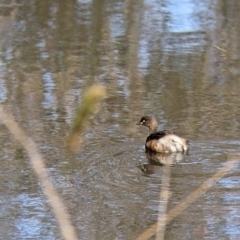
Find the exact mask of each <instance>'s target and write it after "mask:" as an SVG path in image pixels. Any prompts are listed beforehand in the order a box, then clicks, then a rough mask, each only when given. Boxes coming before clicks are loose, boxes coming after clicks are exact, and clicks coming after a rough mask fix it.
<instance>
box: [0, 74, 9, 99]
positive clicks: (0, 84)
mask: <svg viewBox="0 0 240 240" xmlns="http://www.w3.org/2000/svg"><path fill="white" fill-rule="evenodd" d="M6 99H7V89H6V86H5V83H4V81H3V80H2V79H0V102H4V101H5V100H6Z"/></svg>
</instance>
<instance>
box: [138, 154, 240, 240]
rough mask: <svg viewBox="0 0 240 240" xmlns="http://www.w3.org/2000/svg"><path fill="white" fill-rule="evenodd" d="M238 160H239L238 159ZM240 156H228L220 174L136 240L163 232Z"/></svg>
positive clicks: (211, 178) (145, 238) (236, 161)
mask: <svg viewBox="0 0 240 240" xmlns="http://www.w3.org/2000/svg"><path fill="white" fill-rule="evenodd" d="M236 158H237V159H236ZM239 159H240V156H238V157H237V156H235V155H231V154H228V159H227V162H226V163H225V166H224V167H222V168H221V169H220V170H219V171H218V172H216V173H215V174H214V175H213V176H212V177H210V178H209V179H208V180H206V181H205V182H204V183H203V184H202V185H201V186H200V187H198V188H197V189H196V190H194V191H193V192H192V193H190V195H188V196H187V197H186V198H185V199H183V200H182V201H181V202H180V203H179V204H178V205H177V206H176V207H174V208H173V209H171V210H170V211H169V212H168V213H167V214H166V215H165V216H164V217H163V218H161V219H159V220H158V222H157V223H154V224H153V225H152V226H150V227H149V228H148V229H146V230H145V231H144V232H143V233H141V234H140V235H139V236H138V237H137V239H136V240H147V239H149V238H151V237H152V236H154V235H155V234H156V233H157V232H159V231H161V230H162V229H163V228H165V226H166V225H167V224H168V223H169V222H170V221H172V220H173V219H174V218H175V217H177V216H178V215H179V214H180V213H181V212H182V211H184V210H185V209H186V208H187V207H188V206H189V205H191V204H192V203H193V202H195V201H196V200H197V199H198V198H199V197H201V196H202V195H203V194H204V193H205V192H206V191H208V190H209V189H210V188H211V187H212V186H213V185H214V184H215V183H216V182H217V181H219V180H220V179H221V178H222V177H223V176H224V175H225V174H227V173H228V172H229V171H230V170H231V169H232V168H233V166H234V164H235V163H239Z"/></svg>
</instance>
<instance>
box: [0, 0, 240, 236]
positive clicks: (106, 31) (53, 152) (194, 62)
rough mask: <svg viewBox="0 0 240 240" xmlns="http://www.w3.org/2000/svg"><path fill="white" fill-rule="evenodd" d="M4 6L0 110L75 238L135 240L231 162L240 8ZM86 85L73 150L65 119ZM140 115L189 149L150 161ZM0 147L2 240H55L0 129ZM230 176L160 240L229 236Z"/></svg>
mask: <svg viewBox="0 0 240 240" xmlns="http://www.w3.org/2000/svg"><path fill="white" fill-rule="evenodd" d="M0 7H1V11H0V18H1V21H0V22H1V23H0V33H1V34H0V40H1V45H0V103H1V104H2V105H3V106H4V108H5V109H7V110H8V111H9V112H10V113H11V114H12V115H13V116H14V119H15V120H16V121H17V122H18V123H19V125H20V126H21V127H22V128H23V129H24V130H25V131H26V132H27V134H28V135H29V136H31V137H32V138H33V139H34V140H35V141H36V143H37V145H38V147H39V149H40V151H41V153H42V155H43V157H44V159H45V161H46V165H47V169H48V172H49V174H50V176H51V177H52V181H53V183H54V185H55V187H56V189H57V190H58V192H59V193H60V195H61V197H62V198H63V200H64V203H65V204H66V206H67V208H68V210H69V212H70V216H71V221H72V223H73V225H74V227H75V229H76V231H77V234H78V236H79V239H81V240H84V239H106V240H108V239H109V240H112V239H124V240H125V239H136V238H137V237H138V236H139V235H140V234H141V233H143V232H144V231H145V230H147V229H148V228H149V227H150V226H152V224H154V223H156V221H157V220H158V218H159V215H160V212H161V211H163V214H164V211H165V213H166V212H169V211H170V210H171V209H174V208H175V207H176V206H178V204H179V203H180V202H181V201H182V200H183V199H185V198H186V197H187V196H188V195H189V194H190V193H192V192H193V191H194V190H196V189H197V188H198V187H199V186H201V184H203V182H204V181H206V180H207V179H208V178H210V177H212V175H213V174H214V173H216V172H217V171H219V170H220V169H221V168H222V167H223V166H224V163H225V162H226V161H227V160H231V159H229V156H230V154H238V151H239V145H240V140H239V139H240V114H239V110H240V105H239V87H240V81H239V63H240V57H239V56H240V51H239V49H240V48H239V36H240V30H239V29H240V26H239V24H240V21H238V19H239V14H238V13H239V11H238V9H239V8H240V5H239V2H238V1H235V0H233V1H231V2H221V1H214V2H211V3H209V1H202V2H201V3H198V2H196V1H191V0H184V1H175V0H171V1H160V2H159V1H90V0H89V1H85V0H84V1H80V0H79V1H70V2H69V1H68V2H56V1H47V2H46V1H38V0H34V1H31V3H29V2H26V1H24V0H23V1H19V2H18V3H14V2H10V1H5V3H2V4H1V6H0ZM95 82H99V83H101V84H102V85H103V86H105V87H106V88H107V90H108V95H107V97H106V99H104V101H102V102H101V104H100V108H99V109H100V111H99V112H98V113H97V114H96V115H95V116H94V117H93V118H92V119H90V120H89V124H88V126H87V127H86V129H85V132H84V134H83V137H82V139H83V143H82V145H81V148H80V150H79V151H78V152H77V153H72V152H69V150H68V149H67V148H66V139H67V136H68V134H69V130H70V128H71V123H72V120H73V117H74V113H75V110H76V108H77V107H78V105H79V103H80V102H81V100H82V96H83V93H84V91H85V90H86V89H87V88H88V87H89V86H91V85H92V84H93V83H95ZM146 114H150V115H155V117H156V118H157V119H158V121H159V128H161V129H168V128H169V129H172V130H174V131H175V132H177V133H178V134H180V135H182V136H184V137H186V138H188V139H189V140H190V152H189V153H188V154H187V155H180V154H178V155H164V156H163V155H160V154H158V155H146V153H145V151H144V142H145V138H146V137H147V133H148V131H147V129H146V128H143V127H139V126H135V123H136V122H138V121H139V120H140V118H141V116H142V115H146ZM0 143H1V151H0V160H1V170H0V182H1V187H0V192H1V195H0V202H1V208H0V216H1V218H0V239H47V240H48V239H49V240H52V239H61V236H60V231H59V228H58V225H57V222H56V220H55V218H54V215H53V214H52V212H51V209H50V207H49V205H48V204H47V201H46V199H45V197H44V196H43V194H42V192H41V188H40V186H39V183H38V180H37V178H36V176H35V175H34V174H33V171H32V169H31V166H30V165H29V161H28V156H27V154H26V152H25V150H23V149H22V146H21V145H20V144H19V143H18V142H16V141H15V140H14V137H13V136H12V135H11V134H9V132H8V131H7V129H6V128H5V126H4V125H3V124H2V123H0ZM238 167H239V164H235V165H234V167H233V169H232V170H231V171H230V172H228V173H227V174H226V175H225V176H224V177H223V178H221V179H220V180H219V181H217V183H216V184H215V185H214V186H213V187H211V188H210V189H209V191H208V192H206V193H204V194H202V195H201V196H200V197H199V198H197V200H196V201H194V202H193V203H192V204H191V205H189V206H188V207H187V208H186V209H185V210H184V211H182V212H180V213H179V215H177V216H176V217H175V218H174V219H173V220H171V221H170V222H169V223H168V224H167V226H166V228H165V232H164V237H162V238H160V235H158V237H159V239H231V240H235V239H238V238H239V225H240V220H239V219H240V212H239V204H240V202H239V201H240V192H239V187H238V186H239V183H240V177H239V173H238ZM166 186H167V187H166ZM164 188H167V191H168V192H169V194H170V195H169V199H168V201H165V200H164V199H162V198H161V193H162V189H164ZM152 239H155V237H153V238H152Z"/></svg>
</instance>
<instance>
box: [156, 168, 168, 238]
mask: <svg viewBox="0 0 240 240" xmlns="http://www.w3.org/2000/svg"><path fill="white" fill-rule="evenodd" d="M170 171H171V167H170V166H165V167H163V168H162V184H161V190H160V194H159V207H158V225H157V229H160V230H159V231H158V232H157V233H156V239H157V240H164V233H165V226H166V214H167V206H168V200H169V197H170V195H171V192H170V177H171V172H170ZM162 219H164V221H161V220H162Z"/></svg>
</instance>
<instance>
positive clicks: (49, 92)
mask: <svg viewBox="0 0 240 240" xmlns="http://www.w3.org/2000/svg"><path fill="white" fill-rule="evenodd" d="M42 79H43V87H44V93H43V96H44V99H43V102H42V106H43V108H45V109H51V110H52V111H51V116H49V118H50V119H52V120H56V118H57V114H56V109H57V106H56V104H57V100H56V97H55V96H54V93H53V91H54V90H55V87H56V86H55V83H54V81H53V78H52V74H51V73H49V72H47V73H44V74H43V76H42Z"/></svg>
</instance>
